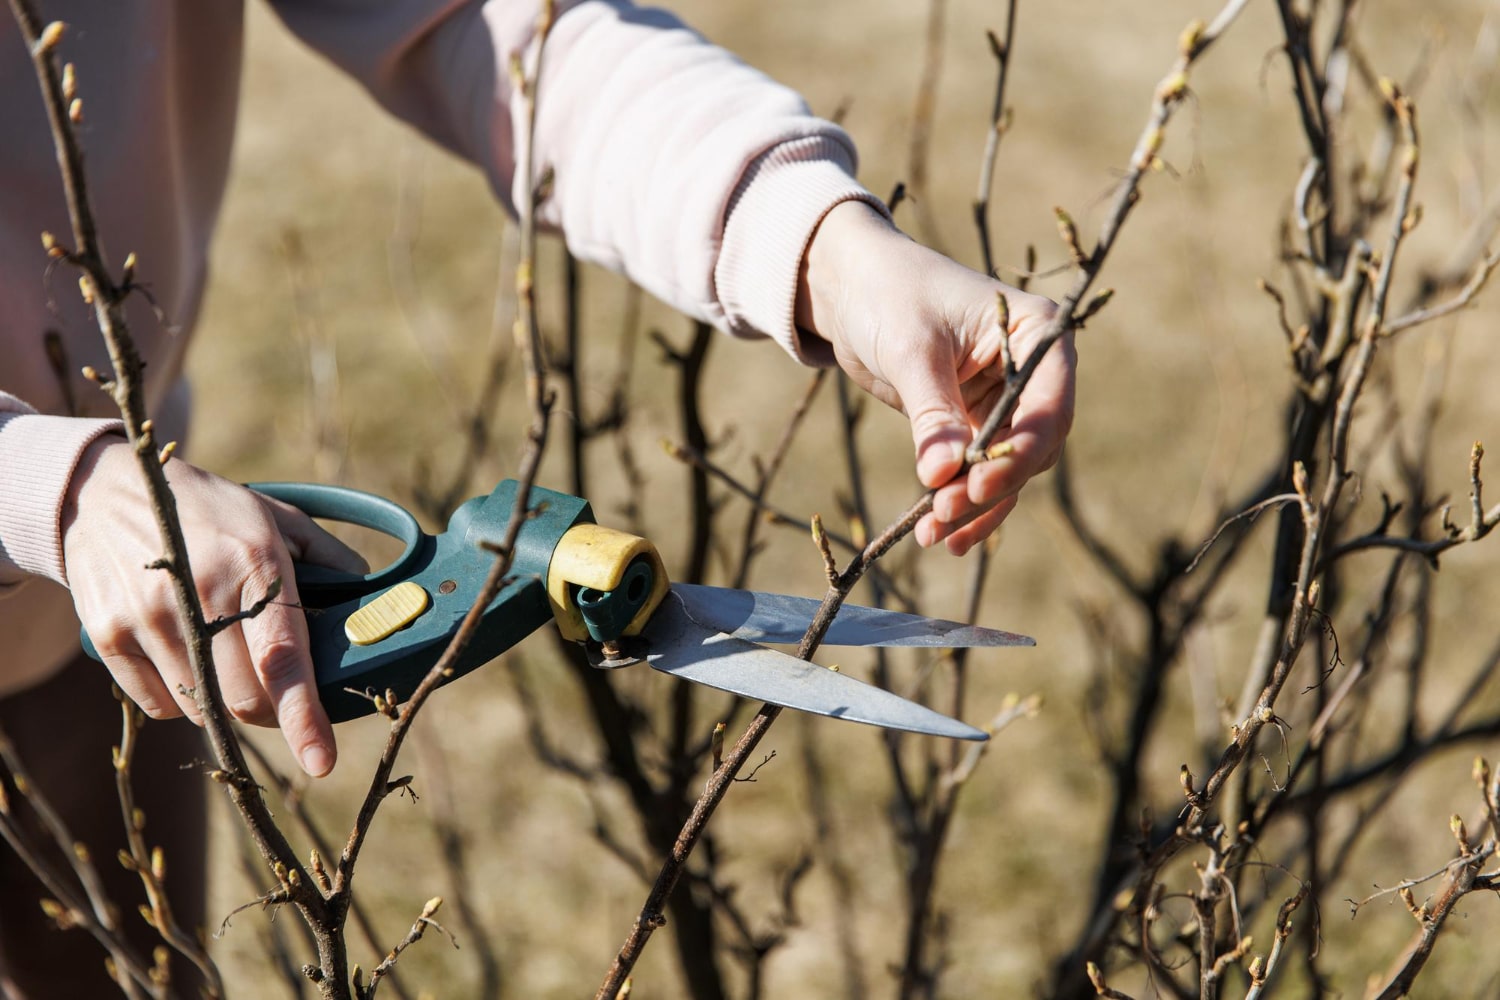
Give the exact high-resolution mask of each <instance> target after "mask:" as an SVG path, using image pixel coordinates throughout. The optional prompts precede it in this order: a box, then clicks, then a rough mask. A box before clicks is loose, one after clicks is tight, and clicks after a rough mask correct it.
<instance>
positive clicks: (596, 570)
mask: <svg viewBox="0 0 1500 1000" xmlns="http://www.w3.org/2000/svg"><path fill="white" fill-rule="evenodd" d="M251 489H254V490H256V491H257V492H259V493H263V494H265V495H266V496H269V497H272V498H274V499H277V500H281V501H284V502H286V503H289V504H291V505H292V506H294V507H297V508H299V509H301V510H302V511H303V512H304V513H306V514H308V515H309V516H311V517H315V518H322V519H325V520H333V521H343V522H346V523H349V524H355V525H359V526H361V527H365V528H370V529H373V530H375V531H379V532H381V533H384V534H387V535H391V536H393V537H395V538H396V539H398V540H399V541H401V542H403V543H404V544H405V550H404V551H403V552H402V553H401V555H400V556H398V557H397V558H396V560H395V561H394V562H392V563H391V564H390V565H388V566H386V567H384V568H383V569H381V570H379V571H377V572H374V573H370V574H368V575H365V576H356V575H353V574H349V573H344V572H341V571H338V570H332V569H328V568H326V567H322V566H313V565H310V564H302V563H299V564H297V565H296V567H295V569H296V581H297V592H298V594H299V596H300V598H301V601H302V605H303V607H304V608H305V609H306V610H307V629H308V635H309V638H310V640H311V651H312V661H313V666H314V669H315V672H316V676H317V684H318V695H319V697H320V698H321V700H322V702H323V707H324V708H325V709H326V710H327V712H328V716H329V718H330V719H331V720H332V721H334V722H342V721H345V720H347V719H353V718H357V717H359V716H362V715H368V714H370V713H371V712H373V711H374V710H375V704H374V695H375V694H376V693H383V692H385V691H387V690H391V691H394V692H395V693H396V695H397V697H398V698H405V697H407V696H408V695H410V693H411V692H412V691H413V690H414V689H415V688H416V686H417V684H418V683H420V681H421V680H422V678H423V677H424V676H426V674H427V672H428V671H429V670H430V669H431V667H432V665H433V664H434V663H436V662H437V660H438V658H439V657H440V656H441V655H442V653H443V651H444V650H445V649H447V647H448V644H449V642H450V641H451V640H452V638H453V636H454V635H455V634H456V633H457V632H458V629H459V626H460V624H461V623H462V621H463V619H464V616H465V615H466V614H467V613H468V611H469V609H470V607H471V606H472V605H473V604H474V602H475V601H476V599H477V598H478V596H479V593H480V590H481V588H482V586H483V584H484V580H485V578H486V577H487V576H488V574H489V572H490V569H491V567H492V566H493V564H494V556H493V554H491V552H490V551H488V550H487V549H486V546H485V543H491V544H493V543H498V542H499V541H500V539H501V537H502V535H503V534H504V532H505V529H506V526H507V524H508V523H509V520H510V516H511V512H512V510H513V508H514V506H515V500H516V490H517V484H516V483H515V481H513V480H509V479H507V480H505V481H503V482H502V483H500V485H498V486H497V487H495V490H494V492H492V493H490V494H489V495H488V496H484V497H475V498H474V499H472V500H469V501H468V502H467V503H465V504H463V505H462V506H461V507H459V508H458V510H456V511H455V512H454V513H453V516H452V517H451V518H450V519H449V521H448V528H447V530H446V531H444V532H443V533H442V534H440V535H435V536H434V535H428V534H426V533H424V532H423V531H422V529H421V526H420V525H418V523H417V520H416V518H414V517H412V515H411V514H410V513H409V512H407V511H406V510H405V508H403V507H401V506H400V505H399V504H397V503H395V502H394V501H392V500H388V499H386V498H384V497H380V496H376V495H374V494H371V493H364V492H361V491H358V490H351V489H347V488H345V487H339V486H326V485H321V484H316V483H253V484H251ZM528 512H529V513H528V517H527V518H526V520H525V521H524V523H523V524H522V527H521V529H520V533H519V535H518V536H517V540H516V543H515V549H514V554H513V559H512V563H511V567H510V571H509V574H508V576H507V578H506V580H505V583H504V585H503V586H502V587H501V589H500V591H499V593H498V594H496V595H495V597H494V599H493V600H491V601H490V602H489V604H488V605H487V606H486V607H485V608H484V611H483V613H482V615H481V618H480V621H479V625H478V629H477V631H476V632H475V634H474V636H473V638H472V639H471V641H470V643H469V645H468V647H467V648H466V649H465V651H464V653H463V654H462V655H461V656H460V657H459V658H458V660H457V662H455V663H454V664H453V666H452V672H451V675H450V676H449V677H448V678H446V679H445V680H444V683H446V682H447V681H448V680H451V679H453V678H454V677H459V676H462V675H463V674H466V673H468V672H469V671H471V670H473V669H475V668H476V667H479V666H481V665H483V664H485V663H488V662H489V661H490V660H492V659H494V658H495V657H496V656H498V655H500V654H501V653H503V652H504V651H505V650H507V649H509V648H511V647H512V646H514V645H516V644H517V643H519V642H520V641H521V640H523V639H525V638H526V637H527V636H529V635H530V634H531V633H533V632H535V631H536V630H537V629H539V628H541V627H542V626H543V625H545V624H547V623H548V622H554V623H555V624H556V626H557V628H558V630H559V631H560V632H561V633H562V636H563V638H565V639H568V640H570V641H574V642H579V643H582V644H584V646H585V648H586V649H587V651H588V654H589V661H590V662H591V663H592V664H593V665H594V666H596V667H599V668H601V669H615V668H618V667H624V666H629V665H631V664H635V663H640V662H645V663H648V664H650V665H651V666H652V667H654V668H655V669H657V670H660V671H662V672H664V673H668V674H672V675H674V676H676V677H680V678H683V679H685V680H690V681H694V682H696V683H699V684H706V685H708V686H709V687H713V688H718V689H720V690H722V691H728V692H731V693H733V694H736V695H740V696H742V697H745V698H752V699H755V700H759V701H766V702H771V703H772V704H776V705H782V706H785V707H787V708H795V709H800V710H801V711H804V712H813V713H815V714H818V715H826V716H831V717H833V718H840V719H848V720H850V721H853V722H864V723H869V724H871V725H876V726H883V727H886V728H890V729H901V730H907V731H909V732H915V733H926V734H930V735H934V736H948V737H952V738H955V739H966V740H984V739H987V738H988V735H987V734H986V733H985V732H984V730H982V729H976V728H974V727H973V726H970V725H967V724H965V723H963V722H960V721H958V720H957V719H951V718H949V717H947V716H945V715H941V714H939V713H937V712H934V711H933V710H932V709H930V708H927V707H926V706H923V705H919V704H917V703H915V702H912V701H908V700H906V699H905V698H902V697H899V696H898V695H895V694H892V693H891V692H889V691H886V690H884V689H882V688H878V687H875V686H873V685H870V684H865V683H863V682H862V681H858V680H855V679H854V678H853V677H850V676H848V675H846V674H842V673H839V672H838V671H836V670H833V669H829V668H827V667H823V666H819V665H818V664H815V663H810V662H807V661H805V660H800V659H797V658H796V657H794V656H790V655H788V654H786V653H782V652H779V651H776V650H773V649H769V648H767V647H766V646H763V645H761V643H796V642H799V641H800V640H801V638H802V634H803V632H804V631H805V630H806V628H807V625H808V624H809V623H810V622H811V621H812V618H813V616H814V614H815V613H816V611H817V609H818V605H819V602H818V601H815V600H811V599H808V598H803V597H792V596H788V595H783V594H766V593H759V592H755V591H747V590H731V589H726V588H722V587H705V586H698V585H693V584H684V583H673V582H671V581H670V580H669V579H668V577H667V573H666V568H665V567H664V566H663V564H662V560H661V556H660V555H659V554H658V553H657V551H656V547H655V546H654V545H652V544H651V543H650V542H649V541H647V540H646V539H644V538H640V537H637V536H635V535H631V534H628V533H626V532H623V531H619V530H616V529H614V528H609V527H605V526H602V525H599V524H596V523H595V522H594V516H593V512H592V510H591V509H590V507H589V504H588V501H586V500H583V499H581V498H579V497H575V496H570V495H568V494H566V493H558V492H555V491H553V490H548V489H543V488H541V487H536V486H533V487H532V488H531V491H530V494H529V500H528ZM83 641H84V649H85V651H86V652H88V654H89V655H90V656H93V657H94V658H95V659H98V658H99V657H98V655H97V653H96V652H95V650H94V647H93V644H92V643H91V642H90V641H89V639H88V636H87V634H84V636H83ZM823 641H824V643H825V644H829V645H835V646H925V647H933V648H955V647H978V646H1032V645H1035V641H1034V640H1032V639H1031V638H1029V637H1027V636H1023V635H1016V634H1014V633H1011V632H1002V631H999V630H996V629H988V628H981V627H978V626H972V625H962V624H960V623H958V622H951V621H944V620H942V619H936V618H927V617H924V616H921V615H910V614H904V613H901V612H896V611H885V610H880V609H875V608H864V607H857V606H853V605H844V606H843V608H842V609H841V610H840V611H839V613H838V615H837V617H836V618H835V619H834V621H833V624H832V626H831V627H830V628H829V630H828V634H827V636H826V637H825V638H824V640H823Z"/></svg>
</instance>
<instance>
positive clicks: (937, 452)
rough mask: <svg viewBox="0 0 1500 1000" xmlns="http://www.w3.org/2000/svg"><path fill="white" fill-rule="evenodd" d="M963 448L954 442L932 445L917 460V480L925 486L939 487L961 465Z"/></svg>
mask: <svg viewBox="0 0 1500 1000" xmlns="http://www.w3.org/2000/svg"><path fill="white" fill-rule="evenodd" d="M963 461H964V446H963V445H961V444H959V443H958V442H956V441H947V442H943V443H940V444H935V445H932V446H931V447H929V448H927V449H926V450H925V451H923V452H922V457H921V458H920V459H918V460H917V478H918V479H920V480H921V481H922V482H923V484H925V485H927V486H933V487H935V486H941V485H943V483H944V482H946V481H947V480H948V478H949V477H950V476H951V475H952V473H953V471H956V469H957V468H958V467H959V466H961V465H963Z"/></svg>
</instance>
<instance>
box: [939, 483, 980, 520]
mask: <svg viewBox="0 0 1500 1000" xmlns="http://www.w3.org/2000/svg"><path fill="white" fill-rule="evenodd" d="M974 509H975V504H974V502H973V501H972V500H970V499H969V484H968V483H967V482H965V481H964V480H962V479H960V480H957V481H956V482H951V483H949V484H948V485H946V486H942V487H939V488H938V491H937V492H936V493H934V494H933V497H932V516H933V517H935V518H937V519H938V520H939V521H942V522H945V523H947V524H956V523H958V522H961V521H962V520H964V519H965V518H967V517H968V516H969V515H970V514H972V513H973V512H974Z"/></svg>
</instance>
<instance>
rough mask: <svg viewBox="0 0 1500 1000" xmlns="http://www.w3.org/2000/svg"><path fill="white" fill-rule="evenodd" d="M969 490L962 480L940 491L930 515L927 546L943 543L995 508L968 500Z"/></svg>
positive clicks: (926, 534) (926, 533) (926, 535)
mask: <svg viewBox="0 0 1500 1000" xmlns="http://www.w3.org/2000/svg"><path fill="white" fill-rule="evenodd" d="M967 490H968V485H967V484H966V483H965V482H964V481H962V480H960V481H958V482H956V483H949V484H948V485H947V486H944V487H943V488H942V489H940V490H938V493H937V496H936V497H935V499H934V506H933V511H932V513H931V514H930V515H929V517H930V519H931V523H930V524H929V525H928V526H927V529H926V531H925V532H924V534H925V537H926V539H927V542H926V544H928V545H935V544H936V543H938V542H941V541H942V540H943V539H945V538H947V537H948V536H950V535H952V534H953V533H954V532H955V531H957V530H958V529H960V528H962V527H963V526H964V525H966V524H968V523H969V522H970V521H973V520H974V519H975V518H976V517H978V516H979V515H980V514H982V513H984V512H985V511H987V510H989V509H990V507H992V506H993V504H986V505H984V506H980V505H978V504H975V503H974V502H972V501H971V500H970V499H969V498H968V495H967ZM920 540H921V539H918V541H920Z"/></svg>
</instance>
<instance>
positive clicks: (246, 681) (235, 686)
mask: <svg viewBox="0 0 1500 1000" xmlns="http://www.w3.org/2000/svg"><path fill="white" fill-rule="evenodd" d="M263 613H264V612H263ZM214 666H215V667H217V668H218V674H219V692H220V694H222V695H223V696H224V707H225V708H227V709H229V714H231V715H233V716H234V717H235V718H236V719H238V720H240V721H241V722H246V723H249V724H250V725H252V726H274V725H276V710H275V708H274V707H273V706H272V704H271V699H270V698H269V697H268V696H267V695H266V689H265V688H264V687H262V686H261V682H260V676H259V675H258V674H257V673H256V672H255V664H254V663H253V662H252V661H251V659H250V650H249V648H248V647H247V646H246V645H245V630H244V623H243V622H240V623H237V624H234V625H231V626H229V627H228V628H226V629H225V630H224V631H222V632H220V633H219V634H218V635H216V636H214Z"/></svg>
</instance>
